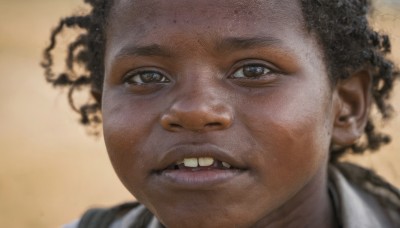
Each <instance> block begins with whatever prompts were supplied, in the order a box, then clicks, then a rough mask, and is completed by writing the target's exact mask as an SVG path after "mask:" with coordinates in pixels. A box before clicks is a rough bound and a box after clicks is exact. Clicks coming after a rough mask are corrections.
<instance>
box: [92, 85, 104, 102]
mask: <svg viewBox="0 0 400 228" xmlns="http://www.w3.org/2000/svg"><path fill="white" fill-rule="evenodd" d="M90 93H91V94H92V96H93V98H94V99H95V100H96V102H97V103H98V104H99V105H100V106H101V96H102V93H101V91H100V90H99V89H96V88H93V87H92V88H91V90H90Z"/></svg>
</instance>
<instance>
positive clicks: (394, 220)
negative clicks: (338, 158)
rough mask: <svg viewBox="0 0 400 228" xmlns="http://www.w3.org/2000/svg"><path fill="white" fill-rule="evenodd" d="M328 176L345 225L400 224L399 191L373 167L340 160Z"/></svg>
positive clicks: (339, 213) (379, 225) (338, 210)
mask: <svg viewBox="0 0 400 228" xmlns="http://www.w3.org/2000/svg"><path fill="white" fill-rule="evenodd" d="M329 179H330V185H331V186H333V188H334V190H335V192H336V200H335V201H336V204H337V205H336V207H337V212H338V213H337V214H338V216H339V219H340V220H341V222H342V223H343V226H344V227H400V191H399V190H398V189H397V188H396V187H394V186H392V185H391V184H389V183H388V182H386V181H384V180H383V179H382V178H380V177H379V176H378V175H376V174H375V173H374V172H373V171H371V170H368V169H364V168H361V167H359V166H356V165H353V164H350V163H337V164H333V165H331V166H330V169H329Z"/></svg>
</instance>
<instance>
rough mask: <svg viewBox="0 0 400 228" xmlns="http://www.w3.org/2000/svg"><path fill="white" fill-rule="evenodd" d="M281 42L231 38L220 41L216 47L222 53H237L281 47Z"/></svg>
mask: <svg viewBox="0 0 400 228" xmlns="http://www.w3.org/2000/svg"><path fill="white" fill-rule="evenodd" d="M281 43H282V41H281V40H279V39H277V38H274V37H268V36H267V37H245V38H242V37H229V38H225V39H222V40H220V41H219V42H218V43H217V45H216V50H218V51H221V52H226V51H235V50H242V49H254V48H260V47H270V46H279V45H280V44H281Z"/></svg>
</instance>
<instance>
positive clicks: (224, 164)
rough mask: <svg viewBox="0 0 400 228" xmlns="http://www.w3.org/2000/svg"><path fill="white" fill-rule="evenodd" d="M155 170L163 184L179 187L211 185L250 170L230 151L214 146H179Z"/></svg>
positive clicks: (213, 185)
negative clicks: (160, 166)
mask: <svg viewBox="0 0 400 228" xmlns="http://www.w3.org/2000/svg"><path fill="white" fill-rule="evenodd" d="M161 164H163V165H162V168H160V169H156V170H155V172H154V173H153V174H155V176H156V178H157V180H158V181H160V182H161V184H165V185H167V186H169V187H174V188H179V189H182V188H184V189H197V190H201V189H203V188H204V189H210V188H214V187H216V186H219V185H221V184H224V183H229V182H231V181H233V180H234V179H235V178H238V177H240V176H242V175H243V174H244V173H247V172H246V171H247V168H245V166H244V164H243V163H241V162H240V161H239V159H238V158H235V157H233V156H232V155H231V154H230V153H229V152H226V151H224V150H221V149H219V148H216V147H213V146H211V147H210V146H200V147H199V146H190V145H189V146H179V147H177V148H173V149H172V150H170V151H168V152H167V153H166V154H165V156H164V157H162V158H161Z"/></svg>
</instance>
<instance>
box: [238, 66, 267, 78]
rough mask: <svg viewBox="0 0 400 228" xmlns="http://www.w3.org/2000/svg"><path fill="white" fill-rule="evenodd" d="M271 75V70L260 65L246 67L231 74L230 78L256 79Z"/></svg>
mask: <svg viewBox="0 0 400 228" xmlns="http://www.w3.org/2000/svg"><path fill="white" fill-rule="evenodd" d="M269 73H271V70H270V69H268V68H267V67H265V66H262V65H247V66H244V67H241V68H240V69H239V70H237V71H235V73H233V74H232V76H231V77H232V78H235V79H238V78H258V77H262V76H265V75H267V74H269Z"/></svg>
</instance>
